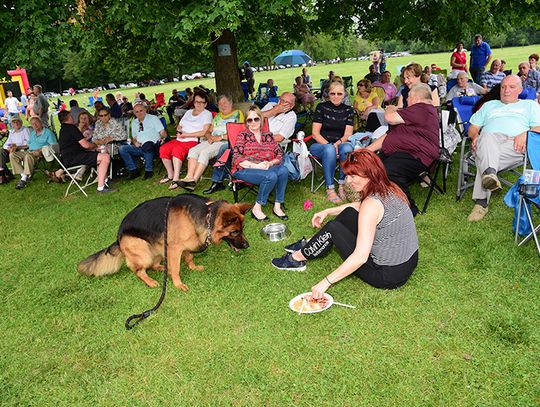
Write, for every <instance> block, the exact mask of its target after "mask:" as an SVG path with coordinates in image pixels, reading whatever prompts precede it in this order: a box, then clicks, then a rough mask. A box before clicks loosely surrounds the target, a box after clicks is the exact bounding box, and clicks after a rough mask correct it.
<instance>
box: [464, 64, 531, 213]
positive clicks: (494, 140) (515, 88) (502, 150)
mask: <svg viewBox="0 0 540 407" xmlns="http://www.w3.org/2000/svg"><path fill="white" fill-rule="evenodd" d="M522 89H523V87H522V84H521V79H520V78H519V77H518V76H516V75H509V76H506V77H505V78H504V79H503V80H502V82H501V100H491V101H489V102H486V103H485V104H484V105H483V106H482V108H481V109H480V110H478V111H477V112H476V113H475V114H473V115H472V117H471V119H470V126H469V137H470V138H471V141H472V148H473V150H475V156H476V158H475V161H476V179H475V181H474V189H473V196H472V197H473V200H474V201H475V205H474V208H473V210H472V212H471V214H470V215H469V217H468V220H469V222H478V221H480V220H482V219H483V218H484V216H485V215H486V214H487V212H488V201H489V198H490V196H491V193H492V192H495V191H498V190H500V189H501V182H500V180H499V178H498V177H497V173H498V172H499V171H503V170H506V169H508V168H512V167H513V166H515V165H516V164H519V163H522V162H523V157H524V151H525V147H526V142H527V131H529V130H533V131H540V106H539V105H538V103H536V101H535V100H520V99H519V98H518V96H519V94H520V93H521V91H522Z"/></svg>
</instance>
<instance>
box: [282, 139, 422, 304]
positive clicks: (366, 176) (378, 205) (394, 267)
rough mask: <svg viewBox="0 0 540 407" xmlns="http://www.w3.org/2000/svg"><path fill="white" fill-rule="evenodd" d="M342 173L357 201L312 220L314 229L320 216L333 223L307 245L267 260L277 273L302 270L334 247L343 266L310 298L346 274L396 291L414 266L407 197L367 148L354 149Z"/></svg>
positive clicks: (288, 248)
mask: <svg viewBox="0 0 540 407" xmlns="http://www.w3.org/2000/svg"><path fill="white" fill-rule="evenodd" d="M343 171H344V173H345V174H346V175H347V178H346V181H347V182H348V183H349V184H350V186H351V187H352V188H353V189H354V190H355V191H357V192H359V194H360V196H361V198H360V201H359V202H353V203H349V204H344V205H341V206H338V207H335V208H329V209H325V210H324V211H321V212H318V213H316V214H315V215H313V219H312V220H311V223H312V225H313V226H314V227H316V228H321V226H322V223H323V221H324V219H325V218H326V217H328V216H336V218H335V219H334V220H332V221H331V222H328V223H327V224H326V225H324V226H323V227H322V228H321V230H320V231H318V232H317V233H316V234H315V235H314V236H313V237H312V238H311V239H310V240H306V239H304V238H303V239H301V240H299V241H298V242H296V243H293V244H291V245H289V246H286V247H285V251H287V254H285V255H284V256H283V257H280V258H276V259H273V260H272V264H273V265H274V267H276V268H278V269H280V270H294V271H303V270H305V268H306V262H307V260H312V259H316V258H318V257H321V256H323V255H325V254H327V253H328V252H329V251H330V250H331V249H332V247H333V246H335V247H336V249H337V251H338V253H339V254H340V256H341V257H342V258H343V260H344V262H343V263H342V264H341V265H340V266H339V267H338V268H336V269H335V270H334V271H332V272H331V273H330V274H328V275H327V276H326V277H324V278H323V279H322V280H321V281H320V282H319V283H317V284H316V285H315V286H313V287H312V289H311V290H312V295H313V298H314V299H318V298H321V297H322V295H323V294H324V292H325V291H326V290H328V288H329V287H330V286H331V285H332V284H335V283H337V282H338V281H340V280H342V279H343V278H345V277H347V276H348V275H350V274H354V275H356V276H357V277H360V278H361V279H362V280H363V281H365V282H366V283H368V284H370V285H372V286H373V287H376V288H385V289H393V288H398V287H401V286H402V285H403V284H405V283H406V282H407V280H408V279H409V277H410V276H411V274H412V272H413V270H414V269H415V268H416V265H417V263H418V237H417V235H416V227H415V224H414V219H413V215H412V212H411V210H410V209H409V203H408V202H407V197H406V196H405V194H404V193H403V192H402V191H401V189H400V188H399V187H398V186H397V185H396V184H394V183H393V182H391V181H390V180H389V179H388V176H387V175H386V171H385V170H384V165H383V163H382V161H381V160H380V159H379V157H378V156H377V155H376V154H375V153H373V152H372V151H369V150H367V149H360V150H356V151H354V152H352V153H350V154H349V156H348V158H347V159H346V160H345V161H344V162H343Z"/></svg>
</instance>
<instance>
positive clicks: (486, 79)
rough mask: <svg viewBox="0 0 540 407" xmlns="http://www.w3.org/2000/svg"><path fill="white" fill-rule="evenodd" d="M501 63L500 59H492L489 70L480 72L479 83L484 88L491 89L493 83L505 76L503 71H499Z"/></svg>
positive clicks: (495, 83) (496, 83) (498, 81)
mask: <svg viewBox="0 0 540 407" xmlns="http://www.w3.org/2000/svg"><path fill="white" fill-rule="evenodd" d="M501 65H502V64H501V60H500V59H494V60H493V62H492V63H491V68H489V71H486V72H484V73H483V74H482V79H481V80H480V85H482V87H483V88H484V89H485V90H491V89H492V88H493V87H494V86H495V85H498V84H499V83H501V81H502V80H503V79H504V77H505V76H506V75H505V74H504V72H501Z"/></svg>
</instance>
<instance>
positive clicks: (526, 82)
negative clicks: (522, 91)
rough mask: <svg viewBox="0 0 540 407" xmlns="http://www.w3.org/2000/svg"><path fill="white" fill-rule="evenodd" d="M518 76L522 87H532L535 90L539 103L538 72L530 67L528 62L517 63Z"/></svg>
mask: <svg viewBox="0 0 540 407" xmlns="http://www.w3.org/2000/svg"><path fill="white" fill-rule="evenodd" d="M518 69H519V77H520V78H521V82H522V87H523V88H533V89H534V90H535V91H536V97H537V100H538V103H540V72H538V71H536V70H534V69H531V66H530V65H529V63H528V62H522V63H521V64H519V67H518Z"/></svg>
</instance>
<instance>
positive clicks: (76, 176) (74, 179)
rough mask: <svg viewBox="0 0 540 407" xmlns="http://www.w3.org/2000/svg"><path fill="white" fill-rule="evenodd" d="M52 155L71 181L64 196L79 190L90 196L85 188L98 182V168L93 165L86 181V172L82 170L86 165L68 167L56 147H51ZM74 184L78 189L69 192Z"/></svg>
mask: <svg viewBox="0 0 540 407" xmlns="http://www.w3.org/2000/svg"><path fill="white" fill-rule="evenodd" d="M51 155H52V156H53V157H54V159H55V160H56V162H57V163H58V164H59V165H60V168H62V169H63V170H64V172H65V174H66V176H67V177H68V178H69V183H68V186H67V188H66V192H65V193H64V198H66V197H67V196H68V195H71V194H74V193H76V192H78V191H81V192H82V193H83V195H84V196H86V197H88V194H87V193H86V191H85V189H86V188H87V187H89V186H90V185H93V184H95V183H97V171H96V169H95V168H94V167H91V168H90V173H89V174H88V176H87V177H86V181H84V174H83V173H82V171H83V169H84V167H86V166H85V165H75V166H73V167H66V166H65V165H64V164H63V163H62V160H61V157H60V154H59V153H58V152H55V151H54V149H51ZM83 181H84V182H83ZM72 186H76V187H77V189H76V190H75V191H72V192H69V191H70V189H71V187H72Z"/></svg>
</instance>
